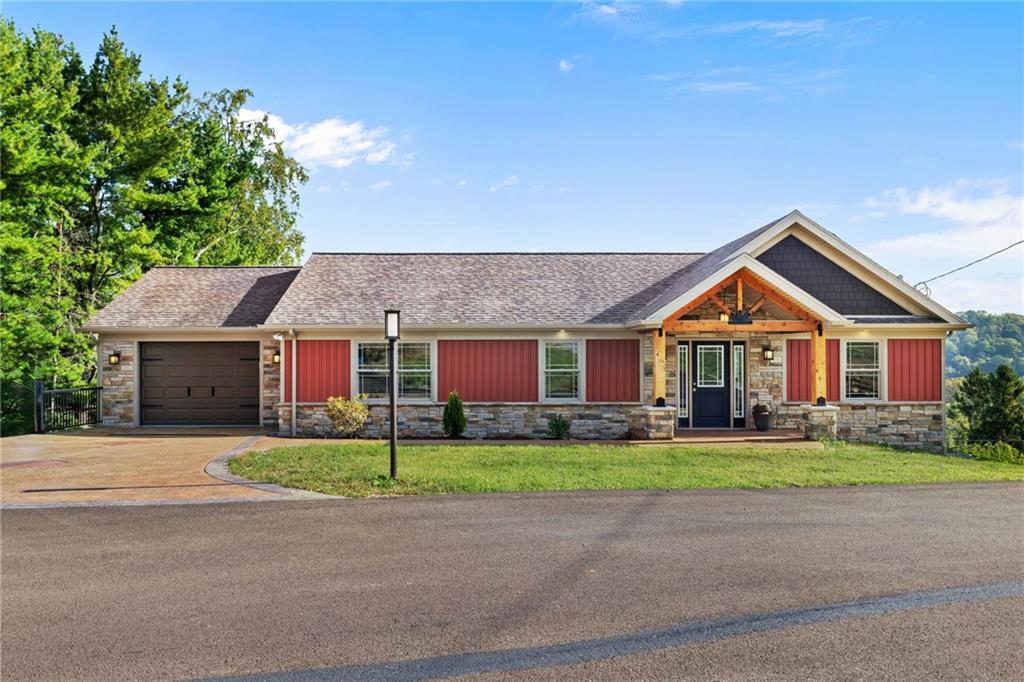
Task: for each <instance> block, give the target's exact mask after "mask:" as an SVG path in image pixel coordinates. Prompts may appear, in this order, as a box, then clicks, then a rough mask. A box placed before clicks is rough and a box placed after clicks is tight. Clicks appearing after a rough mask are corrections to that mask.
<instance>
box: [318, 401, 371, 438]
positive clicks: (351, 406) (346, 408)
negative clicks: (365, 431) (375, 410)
mask: <svg viewBox="0 0 1024 682" xmlns="http://www.w3.org/2000/svg"><path fill="white" fill-rule="evenodd" d="M360 398H362V396H356V397H355V398H354V399H352V400H347V399H345V398H342V397H340V396H337V397H333V398H328V399H327V418H328V419H330V420H331V424H332V425H333V426H334V430H335V431H337V432H338V433H340V434H341V435H342V436H354V435H355V434H356V433H358V432H359V430H360V429H362V428H363V426H364V425H365V424H366V420H367V418H368V417H369V416H370V408H368V407H367V406H366V403H363V402H360V400H359V399H360Z"/></svg>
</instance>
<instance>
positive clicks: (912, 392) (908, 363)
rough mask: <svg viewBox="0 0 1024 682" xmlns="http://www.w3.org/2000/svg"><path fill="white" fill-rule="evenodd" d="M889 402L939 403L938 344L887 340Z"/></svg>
mask: <svg viewBox="0 0 1024 682" xmlns="http://www.w3.org/2000/svg"><path fill="white" fill-rule="evenodd" d="M888 363H889V400H909V401H928V402H931V401H935V402H939V401H941V400H942V340H941V339H889V356H888Z"/></svg>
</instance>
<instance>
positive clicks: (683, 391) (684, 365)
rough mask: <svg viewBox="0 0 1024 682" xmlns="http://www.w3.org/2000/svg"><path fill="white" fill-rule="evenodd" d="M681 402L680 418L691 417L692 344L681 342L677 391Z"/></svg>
mask: <svg viewBox="0 0 1024 682" xmlns="http://www.w3.org/2000/svg"><path fill="white" fill-rule="evenodd" d="M676 395H677V399H678V401H679V418H680V419H686V418H687V417H689V416H690V401H689V398H690V343H689V342H688V341H680V342H679V390H677V391H676Z"/></svg>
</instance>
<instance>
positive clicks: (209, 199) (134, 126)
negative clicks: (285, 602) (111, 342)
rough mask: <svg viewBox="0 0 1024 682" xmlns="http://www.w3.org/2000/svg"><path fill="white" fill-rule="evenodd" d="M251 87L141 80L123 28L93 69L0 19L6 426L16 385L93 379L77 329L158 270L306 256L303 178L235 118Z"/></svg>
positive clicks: (0, 261)
mask: <svg viewBox="0 0 1024 682" xmlns="http://www.w3.org/2000/svg"><path fill="white" fill-rule="evenodd" d="M250 95H251V93H250V92H249V91H248V90H244V89H238V90H221V91H218V92H209V93H202V94H197V93H193V92H191V91H190V89H189V86H188V84H187V82H185V81H184V80H182V79H181V78H180V77H178V78H175V79H173V80H172V79H169V78H161V79H158V78H155V77H152V76H147V75H144V74H143V70H142V63H141V59H140V57H139V55H137V54H135V53H133V52H131V51H129V50H128V49H126V47H125V45H124V43H123V42H122V41H121V39H120V37H119V36H118V34H117V31H116V29H111V30H110V31H109V32H108V33H107V34H105V35H104V36H103V39H102V41H101V43H100V45H99V48H98V49H97V51H96V54H95V57H94V58H93V59H92V62H91V63H89V64H87V63H86V62H85V61H84V60H83V58H82V56H81V54H79V52H78V51H77V50H76V49H75V47H74V45H70V44H68V43H66V42H65V41H64V40H63V39H62V38H61V37H60V36H59V35H57V34H54V33H52V32H49V31H46V30H43V29H39V28H37V29H35V30H33V31H31V32H30V33H23V32H19V31H18V30H17V28H16V27H15V25H14V23H13V22H11V21H7V20H3V21H0V277H2V282H0V283H2V287H0V349H2V355H0V379H2V381H3V385H4V387H5V388H6V389H7V390H4V391H3V394H4V403H5V404H4V405H3V408H4V409H3V410H2V411H3V414H4V415H5V422H7V421H9V420H8V416H10V411H11V409H16V408H17V407H18V406H17V405H12V404H10V401H9V399H8V398H10V399H14V397H15V393H16V391H14V390H12V389H13V387H14V385H16V384H22V385H24V384H27V383H31V381H32V380H33V379H42V380H44V381H45V382H46V383H47V384H49V385H56V386H63V385H78V384H81V383H82V382H83V381H89V380H90V379H91V377H92V373H93V372H94V371H95V368H94V364H95V354H94V350H93V346H92V340H91V339H90V338H89V336H88V335H86V334H83V333H81V332H79V331H78V328H79V327H80V326H81V325H82V324H83V323H84V322H85V321H86V320H88V318H89V317H90V316H91V315H92V314H93V313H94V312H95V311H96V310H98V309H99V308H101V307H102V306H104V305H105V304H106V303H108V302H109V301H110V300H111V299H112V298H113V297H114V296H116V295H117V294H118V293H120V292H121V291H123V290H124V289H125V288H126V287H127V286H128V285H129V284H131V283H132V282H133V281H135V280H136V279H137V278H138V277H139V276H141V275H142V273H143V272H145V271H146V270H147V269H149V268H150V267H152V266H154V265H161V264H172V265H248V264H267V263H285V264H288V263H295V262H297V261H298V260H299V259H300V258H301V256H302V243H303V236H302V233H301V232H300V231H299V230H298V229H296V227H295V221H296V218H297V215H298V206H299V195H298V188H299V186H300V185H301V184H302V183H304V182H305V181H306V180H307V176H306V172H305V170H304V169H303V168H302V166H301V165H300V164H299V163H298V162H297V161H295V160H294V159H293V158H291V157H289V156H288V155H287V154H286V153H285V152H284V150H283V149H282V147H281V144H280V143H279V142H278V141H276V140H275V139H274V134H273V131H272V130H271V128H270V126H269V125H268V123H267V121H266V120H262V121H245V120H242V119H241V117H240V116H239V111H240V109H241V107H242V106H243V105H244V104H245V102H246V100H247V98H248V97H250ZM8 426H11V424H8ZM0 428H2V427H0ZM7 431H9V429H7Z"/></svg>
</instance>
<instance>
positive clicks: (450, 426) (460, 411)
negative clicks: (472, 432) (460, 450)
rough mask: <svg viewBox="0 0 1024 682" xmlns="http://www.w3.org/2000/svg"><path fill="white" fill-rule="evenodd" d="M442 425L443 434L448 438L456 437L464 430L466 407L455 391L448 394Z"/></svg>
mask: <svg viewBox="0 0 1024 682" xmlns="http://www.w3.org/2000/svg"><path fill="white" fill-rule="evenodd" d="M442 425H443V426H444V433H445V435H446V436H448V437H449V438H458V437H459V436H461V435H462V433H463V432H464V431H465V430H466V409H465V407H463V405H462V398H460V397H459V394H458V393H456V392H455V391H452V392H451V393H449V394H448V402H447V404H445V406H444V415H443V417H442Z"/></svg>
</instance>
